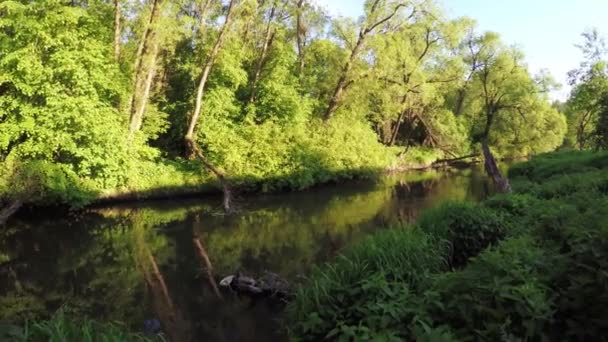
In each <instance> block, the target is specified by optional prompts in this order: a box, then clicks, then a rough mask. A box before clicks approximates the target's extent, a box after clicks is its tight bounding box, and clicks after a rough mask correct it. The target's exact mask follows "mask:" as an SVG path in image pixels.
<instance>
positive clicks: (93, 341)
mask: <svg viewBox="0 0 608 342" xmlns="http://www.w3.org/2000/svg"><path fill="white" fill-rule="evenodd" d="M0 340H1V341H15V342H26V341H27V342H38V341H40V342H43V341H44V342H46V341H48V342H72V341H74V342H161V341H165V339H164V338H163V337H162V336H160V335H155V336H146V335H141V334H134V333H131V332H129V331H128V329H127V328H126V327H124V326H121V325H118V324H115V323H100V322H97V321H93V320H90V319H87V318H74V317H68V316H67V315H66V314H65V313H64V312H63V311H61V310H60V311H59V312H58V313H56V314H55V315H54V316H53V317H52V318H51V319H49V320H46V321H40V322H27V323H26V324H25V325H24V326H23V328H20V327H15V326H11V327H5V329H4V330H3V331H2V330H1V329H0Z"/></svg>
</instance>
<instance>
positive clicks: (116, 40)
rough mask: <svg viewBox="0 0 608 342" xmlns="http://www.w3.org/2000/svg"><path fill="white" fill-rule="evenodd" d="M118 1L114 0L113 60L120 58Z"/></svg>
mask: <svg viewBox="0 0 608 342" xmlns="http://www.w3.org/2000/svg"><path fill="white" fill-rule="evenodd" d="M120 33H121V28H120V0H114V59H115V60H116V61H118V59H119V58H120Z"/></svg>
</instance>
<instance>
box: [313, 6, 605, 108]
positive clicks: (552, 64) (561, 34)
mask: <svg viewBox="0 0 608 342" xmlns="http://www.w3.org/2000/svg"><path fill="white" fill-rule="evenodd" d="M316 1H317V3H319V4H320V5H321V6H324V7H325V8H327V9H328V10H329V12H330V13H331V14H333V15H342V16H350V17H355V18H356V17H359V16H360V15H361V14H362V11H363V1H364V0H316ZM438 1H439V3H441V4H442V6H443V8H444V10H445V12H446V14H447V15H448V16H449V17H451V18H456V17H461V16H467V17H470V18H473V19H475V20H476V21H477V23H478V28H479V30H480V31H494V32H497V33H499V34H500V35H501V37H502V40H503V41H504V42H505V43H506V44H509V45H516V46H518V47H519V48H520V49H521V50H522V51H523V52H524V53H525V55H526V62H527V63H528V66H529V68H530V71H531V72H532V73H533V74H535V73H537V72H538V71H539V70H541V69H547V70H549V72H550V73H551V75H553V77H554V78H555V79H556V80H557V81H558V82H559V83H561V84H562V85H563V86H562V88H561V89H560V90H558V91H555V92H554V93H553V94H552V96H551V97H552V98H554V99H560V100H565V99H566V98H567V96H568V93H569V92H570V88H569V87H568V86H567V82H566V80H567V73H568V71H569V70H572V69H574V68H577V67H578V65H579V63H580V62H581V60H582V58H583V56H582V54H581V52H580V51H579V50H578V48H576V47H575V46H574V44H576V43H579V42H581V36H580V34H581V33H582V32H583V31H584V30H585V29H588V28H592V27H595V28H597V29H598V30H599V31H600V33H602V35H604V36H605V37H608V0H438Z"/></svg>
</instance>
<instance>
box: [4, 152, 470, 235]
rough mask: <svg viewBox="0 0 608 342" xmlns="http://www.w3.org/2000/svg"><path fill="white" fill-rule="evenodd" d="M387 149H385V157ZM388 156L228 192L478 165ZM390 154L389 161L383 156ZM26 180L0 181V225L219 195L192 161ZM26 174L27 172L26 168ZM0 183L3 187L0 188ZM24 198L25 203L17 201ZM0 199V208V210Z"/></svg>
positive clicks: (436, 155)
mask: <svg viewBox="0 0 608 342" xmlns="http://www.w3.org/2000/svg"><path fill="white" fill-rule="evenodd" d="M389 150H390V151H391V152H390V153H389ZM384 152H385V153H388V154H387V155H386V156H384V157H383V158H380V161H376V162H371V160H372V159H374V158H367V159H369V160H368V161H365V162H359V163H358V164H353V165H354V166H356V165H358V166H357V167H355V168H344V167H343V168H341V169H340V168H335V167H332V168H319V167H314V168H308V169H302V170H301V171H299V172H295V173H290V174H282V175H268V176H267V177H262V178H260V177H254V176H251V175H240V176H239V175H233V176H232V177H230V178H229V179H228V182H229V184H230V186H231V187H232V188H233V191H234V192H235V193H237V194H251V193H273V192H274V193H276V192H285V191H301V190H305V189H309V188H311V187H318V186H323V185H326V184H331V183H342V182H348V181H353V180H370V179H375V178H378V177H379V176H381V175H382V174H385V173H402V172H412V171H429V170H433V169H444V168H449V167H452V166H453V167H457V168H462V167H467V166H470V165H474V164H477V163H479V162H480V159H479V155H477V154H471V155H467V156H463V157H454V158H444V154H443V153H442V152H440V151H437V150H433V149H428V148H412V149H410V150H409V151H408V153H406V154H402V153H401V152H400V149H399V148H392V149H389V148H387V149H386V150H385V151H384ZM389 155H394V156H393V157H388V156H389ZM38 167H39V168H37V170H36V174H32V175H29V176H28V172H27V171H28V170H26V172H25V174H24V175H23V176H22V177H21V178H27V179H28V180H29V183H32V184H34V183H35V185H33V186H31V185H32V184H30V185H29V186H26V185H25V184H22V185H19V184H17V185H15V184H9V179H8V178H7V179H4V180H5V181H6V183H4V184H2V182H0V189H4V191H0V193H3V194H4V196H3V197H5V198H6V200H5V201H4V202H5V203H4V208H5V210H0V218H1V219H0V224H2V223H3V222H5V221H6V220H7V219H8V217H10V216H11V215H12V214H14V213H15V212H16V211H17V210H18V209H19V208H20V207H22V206H24V207H30V208H33V209H34V210H35V209H38V208H45V207H53V208H57V207H63V208H65V209H66V210H67V209H79V208H84V207H89V206H98V205H108V204H117V203H124V202H133V201H146V200H163V199H181V198H192V197H198V196H212V195H221V194H222V186H221V183H220V182H219V181H218V180H217V179H216V178H215V177H214V176H213V175H212V174H211V173H209V172H207V171H206V170H205V168H204V166H203V165H202V164H201V163H199V162H197V161H185V160H175V161H170V160H159V161H157V162H142V163H140V165H139V166H138V167H137V168H133V171H132V172H130V173H129V174H128V176H127V180H126V181H124V183H125V184H128V186H121V187H116V188H111V189H103V188H100V187H99V186H96V185H95V184H94V183H92V182H90V181H86V180H81V179H74V178H70V179H68V178H66V177H65V175H64V174H63V173H55V172H51V171H49V172H43V173H42V175H40V174H38V169H41V170H44V167H40V165H38ZM29 171H31V170H29ZM2 185H4V186H2ZM15 186H17V187H19V188H27V189H28V191H29V193H28V194H27V196H26V195H23V194H14V193H12V192H11V190H10V188H11V187H15ZM24 197H26V199H23V198H24ZM1 204H2V201H0V208H2V205H1Z"/></svg>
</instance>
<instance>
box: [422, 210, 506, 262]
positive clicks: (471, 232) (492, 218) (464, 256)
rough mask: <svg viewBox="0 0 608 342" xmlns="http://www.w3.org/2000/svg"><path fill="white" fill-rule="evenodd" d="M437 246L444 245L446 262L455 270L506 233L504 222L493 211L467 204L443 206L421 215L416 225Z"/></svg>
mask: <svg viewBox="0 0 608 342" xmlns="http://www.w3.org/2000/svg"><path fill="white" fill-rule="evenodd" d="M417 226H418V227H419V228H420V229H422V230H423V231H424V232H426V233H427V234H429V235H430V236H433V237H434V238H435V239H436V243H437V244H438V245H444V244H446V245H448V246H449V254H448V256H447V262H448V265H450V267H453V268H459V267H462V266H464V265H465V264H466V263H467V261H468V260H469V259H470V258H471V257H474V256H476V255H477V254H479V252H481V251H482V250H484V249H486V248H488V247H489V246H492V245H495V244H496V243H498V241H500V240H501V239H502V238H503V237H504V236H505V235H506V233H507V224H506V222H505V221H504V220H503V219H502V218H501V217H500V216H498V214H497V213H496V212H494V211H493V210H490V209H487V208H484V207H482V206H479V205H474V204H469V203H457V202H455V203H446V204H444V205H443V206H441V207H439V208H437V209H435V210H431V211H429V212H427V213H425V214H424V215H423V216H422V217H421V218H420V219H419V220H418V223H417Z"/></svg>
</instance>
